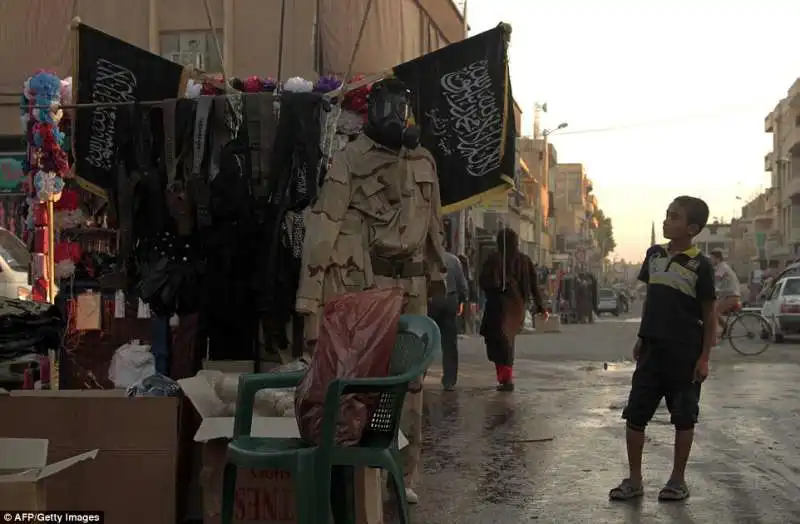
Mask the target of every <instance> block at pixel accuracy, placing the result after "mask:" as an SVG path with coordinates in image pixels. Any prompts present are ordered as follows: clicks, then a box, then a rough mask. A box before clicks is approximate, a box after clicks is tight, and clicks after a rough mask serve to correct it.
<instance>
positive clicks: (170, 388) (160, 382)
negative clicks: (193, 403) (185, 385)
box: [127, 373, 181, 397]
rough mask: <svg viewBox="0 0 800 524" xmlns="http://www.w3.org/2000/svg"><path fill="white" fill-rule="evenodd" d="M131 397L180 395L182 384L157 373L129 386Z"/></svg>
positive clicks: (128, 392)
mask: <svg viewBox="0 0 800 524" xmlns="http://www.w3.org/2000/svg"><path fill="white" fill-rule="evenodd" d="M127 394H128V396H129V397H179V396H180V395H181V386H180V385H179V384H178V383H177V382H175V381H174V380H172V379H171V378H169V377H167V376H165V375H162V374H160V373H156V374H154V375H150V376H149V377H146V378H143V379H142V380H140V381H139V382H137V383H136V384H134V385H132V386H131V387H129V388H128V391H127Z"/></svg>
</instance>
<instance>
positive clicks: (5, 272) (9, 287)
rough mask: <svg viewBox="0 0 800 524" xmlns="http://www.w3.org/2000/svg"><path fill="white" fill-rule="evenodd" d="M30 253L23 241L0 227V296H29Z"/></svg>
mask: <svg viewBox="0 0 800 524" xmlns="http://www.w3.org/2000/svg"><path fill="white" fill-rule="evenodd" d="M30 264H31V254H30V252H28V247H27V246H26V245H25V242H23V241H22V240H20V239H19V238H18V237H17V236H16V235H14V233H12V232H11V231H9V230H8V229H4V228H2V227H0V297H7V298H29V297H30V292H31V286H30V285H29V284H28V269H29V267H30Z"/></svg>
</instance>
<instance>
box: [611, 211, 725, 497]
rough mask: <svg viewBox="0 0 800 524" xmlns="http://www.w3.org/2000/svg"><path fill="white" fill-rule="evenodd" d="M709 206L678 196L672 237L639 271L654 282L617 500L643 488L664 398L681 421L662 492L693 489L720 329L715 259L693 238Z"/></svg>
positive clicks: (671, 216)
mask: <svg viewBox="0 0 800 524" xmlns="http://www.w3.org/2000/svg"><path fill="white" fill-rule="evenodd" d="M708 213H709V212H708V205H707V204H706V203H705V202H704V201H703V200H701V199H699V198H695V197H690V196H680V197H678V198H676V199H675V200H673V202H672V203H671V204H670V205H669V208H668V209H667V216H666V218H665V220H664V224H663V228H664V237H666V238H667V239H669V243H668V244H666V245H664V246H662V245H654V246H652V247H651V248H650V249H648V250H647V255H646V256H645V260H644V263H643V264H642V268H641V271H640V272H639V280H641V281H642V282H644V283H645V284H647V297H646V299H645V303H644V309H643V311H642V322H641V325H640V326H639V338H638V340H637V341H636V344H635V346H634V348H633V358H634V360H636V371H634V373H633V380H632V384H631V391H630V395H629V397H628V405H627V406H626V407H625V410H624V411H623V414H622V416H623V418H624V419H625V420H626V425H627V428H626V431H625V440H626V444H627V448H628V467H629V470H630V473H629V475H628V478H626V479H624V480H623V481H622V482H621V483H620V484H619V486H617V487H615V488H614V489H612V490H611V491H610V492H609V498H610V499H612V500H630V499H634V498H638V497H641V496H642V495H643V493H644V490H643V488H642V450H643V448H644V442H645V427H646V426H647V424H648V423H649V422H650V419H652V418H653V414H654V413H655V411H656V409H657V408H658V405H659V404H660V403H661V399H662V398H664V397H666V401H667V408H668V409H669V412H670V421H671V422H672V424H673V425H674V426H675V450H674V459H673V465H672V473H671V474H670V476H669V480H668V481H667V483H666V485H665V486H664V487H663V488H662V489H661V491H660V492H659V494H658V499H659V500H663V501H667V500H684V499H686V498H687V497H688V496H689V488H688V487H687V485H686V478H685V473H686V462H687V461H688V460H689V453H690V451H691V449H692V441H693V440H694V426H695V424H696V423H697V416H698V413H699V402H700V384H701V383H702V382H703V381H704V380H705V379H706V377H707V376H708V359H709V355H710V352H711V347H712V346H713V345H714V342H715V339H716V335H717V333H716V330H717V317H716V315H715V307H714V300H715V292H714V269H713V268H712V266H711V262H710V261H709V260H708V258H706V257H705V256H704V255H703V254H702V253H701V252H700V251H699V250H698V249H697V248H695V247H692V239H693V238H694V237H695V236H697V234H698V233H700V231H702V230H703V228H704V227H705V226H706V223H707V222H708Z"/></svg>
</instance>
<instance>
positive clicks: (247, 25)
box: [0, 0, 466, 136]
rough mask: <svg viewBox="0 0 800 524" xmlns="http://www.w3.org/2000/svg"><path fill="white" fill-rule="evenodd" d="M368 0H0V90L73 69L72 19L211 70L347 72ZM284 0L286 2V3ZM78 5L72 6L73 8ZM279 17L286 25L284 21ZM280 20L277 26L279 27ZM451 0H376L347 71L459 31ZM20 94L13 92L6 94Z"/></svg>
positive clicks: (9, 121)
mask: <svg viewBox="0 0 800 524" xmlns="http://www.w3.org/2000/svg"><path fill="white" fill-rule="evenodd" d="M368 4H369V0H291V1H288V2H287V1H282V0H209V6H210V8H211V18H212V20H213V22H214V27H215V30H213V31H212V29H211V27H210V25H209V21H208V17H207V16H206V12H205V10H204V8H203V3H202V2H201V1H200V0H26V1H21V0H12V1H6V2H0V49H6V50H13V53H5V55H4V57H5V56H7V57H8V63H6V62H4V63H3V68H2V70H0V92H3V93H15V92H20V91H21V90H22V83H23V82H24V81H25V79H26V78H28V77H29V76H30V75H31V74H33V73H34V72H35V71H37V70H39V69H48V70H52V71H54V72H56V74H58V75H59V76H61V77H66V76H69V75H71V70H72V53H71V52H70V31H69V25H70V20H71V19H72V18H73V17H74V16H79V17H80V19H81V21H82V22H84V23H86V24H89V25H91V26H93V27H96V28H97V29H100V30H101V31H104V32H106V33H109V34H111V35H113V36H116V37H118V38H121V39H122V40H125V41H127V42H129V43H131V44H134V45H136V46H139V47H141V48H144V49H149V50H150V51H152V52H153V53H156V54H159V55H162V56H165V57H167V58H170V59H172V60H175V61H178V62H181V63H184V64H186V65H191V66H193V67H195V68H197V69H201V70H204V71H206V72H209V73H218V72H221V68H222V62H221V61H220V59H219V53H218V51H217V45H219V48H220V49H221V51H222V57H223V60H224V63H225V68H226V72H227V74H229V75H231V76H236V77H241V78H244V77H248V76H251V75H260V76H273V77H276V78H277V77H280V79H281V80H285V79H288V78H290V77H293V76H301V77H304V78H316V77H317V76H318V75H319V74H339V75H341V76H343V75H344V74H345V73H346V72H347V71H348V67H349V64H350V61H351V57H352V54H353V49H354V47H355V42H356V39H357V35H358V33H359V26H360V24H361V20H362V17H363V14H364V13H365V12H366V8H367V5H368ZM284 6H285V10H284V11H283V13H282V12H281V11H282V8H283V7H284ZM73 8H74V11H73ZM282 19H283V24H281V20H282ZM281 26H283V27H281ZM465 34H466V24H465V22H464V18H463V13H462V12H461V10H459V9H458V8H457V7H456V5H455V4H454V3H453V1H452V0H378V1H375V2H373V5H372V8H371V11H370V13H369V18H368V21H367V24H366V26H365V29H364V34H363V38H362V41H361V45H360V47H359V50H358V52H357V53H356V54H355V57H353V67H352V74H359V73H360V74H365V75H375V74H380V73H381V72H384V71H387V70H388V69H389V68H391V67H392V66H394V65H397V64H400V63H402V62H404V61H407V60H410V59H413V58H416V57H417V56H420V55H422V54H425V53H427V52H429V51H434V50H436V49H439V48H441V47H444V46H445V45H447V44H449V43H452V42H456V41H459V40H462V39H463V38H464V37H465ZM3 100H8V101H11V102H16V101H17V100H16V99H15V98H4V99H3ZM18 113H19V110H18V109H17V108H15V107H0V136H3V135H5V136H14V135H19V132H20V131H19V114H18Z"/></svg>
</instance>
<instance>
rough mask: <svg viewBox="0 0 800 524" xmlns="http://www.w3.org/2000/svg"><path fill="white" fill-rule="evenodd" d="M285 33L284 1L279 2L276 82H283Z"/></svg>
mask: <svg viewBox="0 0 800 524" xmlns="http://www.w3.org/2000/svg"><path fill="white" fill-rule="evenodd" d="M285 32H286V0H281V28H280V32H279V34H280V41H279V42H278V79H277V80H278V82H280V81H281V80H283V38H284V34H285Z"/></svg>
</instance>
